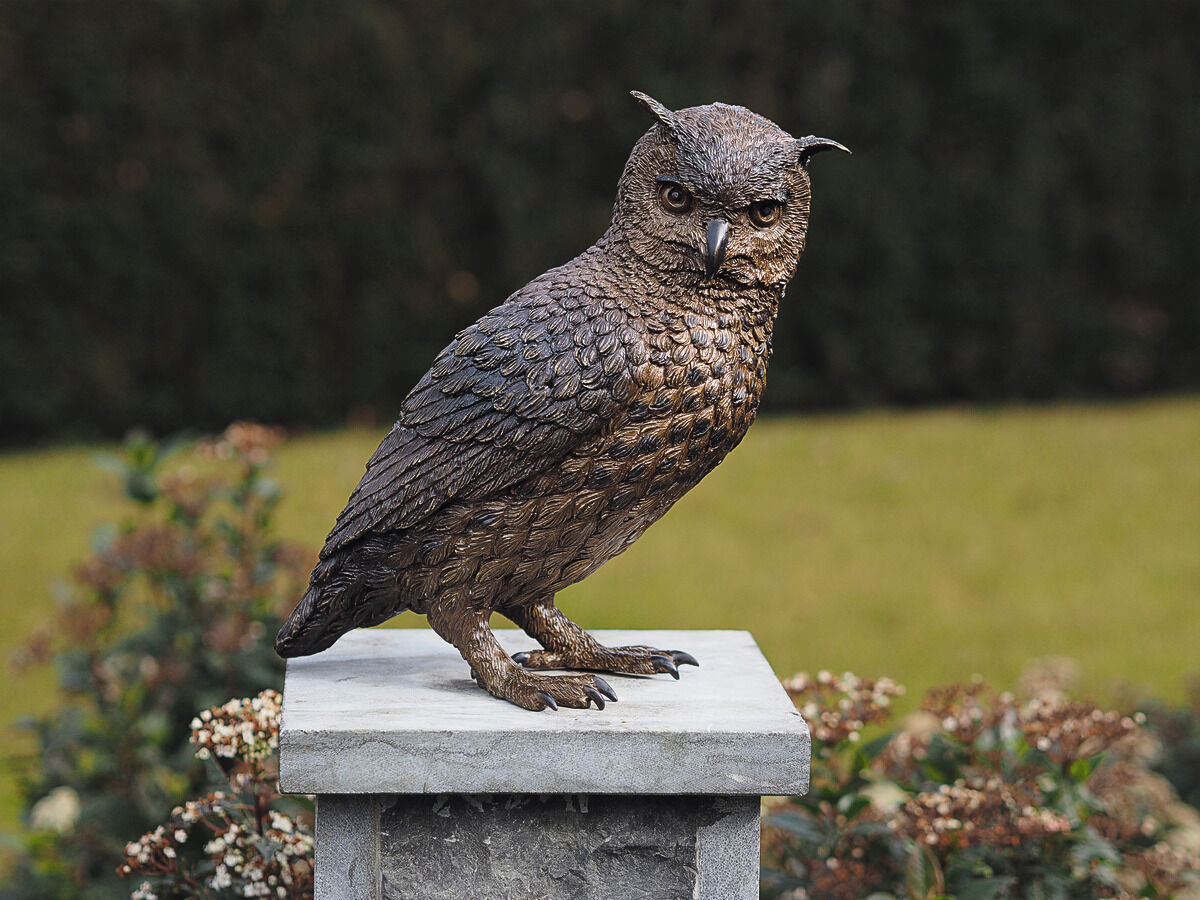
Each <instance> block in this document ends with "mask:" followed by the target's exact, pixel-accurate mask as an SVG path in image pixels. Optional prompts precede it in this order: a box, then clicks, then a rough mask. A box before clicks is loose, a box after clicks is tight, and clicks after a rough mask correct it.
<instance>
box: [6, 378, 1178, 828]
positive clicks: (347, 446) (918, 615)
mask: <svg viewBox="0 0 1200 900" xmlns="http://www.w3.org/2000/svg"><path fill="white" fill-rule="evenodd" d="M379 437H380V434H379V433H378V432H367V431H343V432H337V433H334V434H326V435H318V436H311V437H305V438H302V439H298V440H295V441H293V442H291V443H289V444H288V445H286V446H285V447H284V448H283V449H282V450H281V452H280V459H279V466H278V472H277V474H278V477H279V479H280V481H281V482H282V483H283V484H284V486H285V487H286V488H287V490H288V498H287V499H286V500H285V502H284V504H283V505H282V507H281V525H282V529H283V531H284V532H285V534H286V535H287V536H289V537H292V538H298V539H300V540H302V541H304V542H306V543H308V544H310V545H312V546H314V547H315V546H316V545H318V544H319V543H320V541H321V539H322V538H323V536H324V534H325V532H326V531H327V530H328V527H329V526H330V524H331V523H332V521H333V518H334V516H335V515H336V514H337V512H338V511H339V510H340V509H341V506H342V504H343V503H344V501H345V498H346V496H347V495H348V493H349V492H350V490H351V488H352V487H353V486H354V484H355V483H356V481H357V479H358V477H359V475H360V474H361V471H362V466H363V462H364V461H365V460H366V458H367V456H368V455H369V454H370V452H371V451H372V450H373V449H374V447H375V445H376V443H377V441H378V439H379ZM92 452H93V451H92V450H90V449H61V450H51V451H42V452H34V453H17V454H9V455H5V456H0V572H2V573H3V580H2V581H0V611H2V612H3V615H4V619H5V628H4V633H3V636H2V637H0V650H3V651H4V652H5V654H7V652H8V651H9V650H11V649H12V648H13V647H15V646H16V645H17V644H19V643H20V641H21V639H22V636H23V635H24V634H26V633H27V632H28V631H29V630H30V629H31V628H33V627H34V626H35V625H36V624H37V623H38V622H39V621H40V620H41V619H43V617H44V616H45V615H46V614H47V611H48V610H49V609H50V607H51V606H52V604H53V602H54V601H53V594H52V591H51V589H50V585H51V583H52V582H53V581H54V580H55V579H56V578H59V577H60V576H62V575H63V573H65V572H66V571H67V570H68V569H69V566H70V565H71V563H72V562H73V561H75V560H78V559H79V558H80V557H82V556H83V555H84V553H85V552H86V546H87V540H88V534H89V532H90V530H91V528H92V527H93V526H94V525H95V524H96V523H97V522H99V521H102V520H103V519H104V518H105V517H106V516H108V515H109V514H110V511H111V509H112V507H113V505H114V503H117V502H118V498H117V495H116V491H115V488H114V487H113V486H112V485H111V484H110V481H109V478H108V476H106V475H104V474H103V473H101V472H99V471H97V470H96V469H95V468H94V467H93V466H92V465H91V463H90V455H91V453H92ZM559 599H560V603H561V605H562V606H563V607H564V608H565V609H566V610H567V611H568V613H569V614H570V615H571V616H572V617H573V618H574V619H576V620H577V621H579V622H580V623H582V624H584V625H585V626H590V627H597V628H601V627H608V628H616V627H633V628H637V627H655V628H730V627H737V628H747V629H749V630H751V631H752V632H753V633H754V634H755V636H756V637H757V638H758V641H759V643H760V644H761V645H762V647H763V649H764V650H765V652H766V654H767V657H768V658H769V659H770V661H771V663H772V664H773V665H774V666H775V669H776V671H777V672H778V673H779V674H780V675H786V674H790V673H792V672H793V671H796V670H798V669H818V668H830V669H835V670H839V671H840V670H844V669H852V670H854V671H856V672H859V673H861V674H864V675H879V674H887V675H891V676H893V677H895V678H897V679H899V680H901V681H902V682H904V683H906V684H907V685H909V687H910V691H913V692H915V691H919V690H920V689H923V688H925V687H928V686H930V685H932V684H935V683H939V682H946V681H951V680H956V679H960V678H965V677H967V676H969V675H971V674H972V673H976V672H978V673H980V674H982V675H983V676H984V677H985V678H988V679H991V680H995V681H996V682H998V683H1009V682H1011V680H1012V679H1013V678H1014V677H1015V676H1016V675H1017V674H1018V673H1019V672H1020V670H1021V668H1022V666H1023V664H1024V663H1025V662H1026V661H1027V660H1029V659H1030V658H1033V657H1037V656H1044V655H1051V654H1064V655H1068V656H1071V657H1074V658H1075V659H1076V660H1078V661H1079V663H1080V664H1081V665H1082V669H1083V673H1084V682H1085V683H1084V687H1085V688H1086V689H1089V690H1091V691H1094V692H1096V693H1097V694H1099V695H1101V696H1103V695H1104V694H1107V693H1109V692H1110V691H1111V690H1112V689H1113V688H1114V686H1116V685H1117V684H1119V683H1121V682H1129V683H1132V684H1134V685H1136V686H1139V687H1145V688H1147V689H1149V690H1151V691H1153V692H1155V693H1157V694H1159V695H1162V696H1164V697H1167V698H1169V699H1178V698H1180V697H1181V696H1182V684H1183V681H1182V679H1183V677H1184V676H1185V675H1187V674H1189V673H1195V672H1197V671H1200V398H1185V399H1173V400H1164V401H1157V402H1148V403H1139V404H1134V405H1110V406H1088V407H1057V408H1045V409H1015V408H1014V409H1002V410H997V411H986V412H977V411H969V410H946V411H935V412H921V413H891V412H874V413H864V414H856V415H841V416H829V417H818V418H793V417H789V418H775V419H766V420H764V421H762V422H760V423H759V424H757V425H756V426H755V427H754V428H753V429H752V430H751V432H750V435H749V436H748V437H747V439H746V441H745V443H744V444H743V445H742V447H741V448H740V449H738V450H737V451H736V452H735V453H734V454H733V455H732V456H731V457H730V458H729V460H728V461H726V462H725V463H724V464H723V465H722V466H721V467H720V468H719V469H717V471H716V472H714V473H713V474H712V475H711V476H709V478H708V479H707V480H706V481H705V482H704V483H703V484H702V485H701V486H700V487H699V488H697V489H696V490H695V491H694V492H693V493H692V494H691V495H690V496H688V497H687V498H686V499H685V500H683V501H682V502H681V503H680V504H679V506H678V507H677V508H676V509H675V510H673V511H672V512H671V513H670V514H669V515H668V516H667V517H666V519H665V520H664V521H663V522H662V523H660V524H658V525H656V526H655V527H654V528H652V529H651V530H650V531H649V533H647V535H646V536H645V537H644V538H643V539H642V540H641V541H639V542H638V543H637V544H636V545H635V546H634V547H633V548H632V549H631V550H630V551H629V552H628V553H626V554H625V555H624V556H622V557H619V558H618V559H616V560H614V561H613V562H612V563H611V564H610V565H608V566H606V567H605V568H604V569H603V570H601V571H600V572H599V573H597V574H596V575H595V576H593V577H592V578H591V579H589V580H588V581H587V582H585V583H583V584H581V585H577V586H576V587H574V588H572V589H571V590H569V591H568V592H566V593H564V594H563V595H561V596H560V598H559ZM422 621H423V620H420V619H418V618H417V617H415V616H411V617H408V618H403V617H402V618H401V619H399V620H397V623H405V624H413V625H419V624H421V622H422ZM6 681H7V682H8V689H6V690H5V691H3V692H0V721H2V722H4V723H8V722H12V721H14V720H15V719H16V718H17V717H18V716H20V715H21V714H24V713H29V712H36V711H42V710H45V709H47V708H48V707H49V706H50V704H51V703H52V702H53V695H52V680H51V679H50V678H49V677H47V676H43V677H39V676H31V677H25V678H22V679H19V680H13V679H12V678H10V677H7V676H6ZM4 746H5V747H6V748H10V749H12V748H16V749H21V748H22V746H23V745H22V744H21V743H20V742H19V741H17V740H16V739H15V738H14V737H13V735H12V733H11V732H8V731H6V733H5V745H4ZM13 818H14V801H13V795H12V790H11V784H10V782H9V780H8V779H7V778H6V779H5V780H4V781H3V782H2V783H0V827H5V826H9V825H11V823H12V821H13Z"/></svg>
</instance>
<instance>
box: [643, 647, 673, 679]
mask: <svg viewBox="0 0 1200 900" xmlns="http://www.w3.org/2000/svg"><path fill="white" fill-rule="evenodd" d="M650 662H652V663H653V664H654V669H655V671H657V672H669V673H670V675H671V677H672V678H674V679H675V680H676V681H678V680H679V667H678V666H677V665H675V661H674V660H673V659H671V657H669V656H661V655H659V654H657V653H655V654H654V655H653V656H651V657H650Z"/></svg>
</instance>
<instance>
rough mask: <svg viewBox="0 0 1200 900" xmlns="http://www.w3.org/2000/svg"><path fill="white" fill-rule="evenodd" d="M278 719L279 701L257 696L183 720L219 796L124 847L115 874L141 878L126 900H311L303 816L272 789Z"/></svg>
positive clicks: (187, 806) (189, 806)
mask: <svg viewBox="0 0 1200 900" xmlns="http://www.w3.org/2000/svg"><path fill="white" fill-rule="evenodd" d="M279 712H280V696H279V694H278V693H276V692H275V691H272V690H267V691H263V692H262V693H261V694H259V695H258V696H257V697H254V698H253V699H246V700H230V701H229V702H228V703H226V704H224V705H223V706H219V707H213V708H211V709H208V710H205V711H204V712H202V713H201V714H200V715H199V716H197V717H196V718H195V719H193V720H192V736H191V741H192V743H193V744H194V745H195V746H196V757H197V758H198V759H203V760H209V761H210V763H211V765H212V766H213V767H214V768H215V769H216V770H217V774H218V775H219V776H220V777H221V778H222V779H223V780H227V781H228V788H229V790H228V791H225V790H218V791H213V792H211V793H209V794H208V795H207V796H205V797H203V798H202V799H200V800H189V801H188V802H187V803H184V804H183V805H182V806H177V807H176V808H175V809H174V810H172V811H171V815H170V817H169V818H168V819H167V822H166V823H165V824H163V825H159V826H158V827H157V828H155V829H154V830H153V831H150V832H148V833H146V834H144V835H142V837H141V838H140V839H139V840H137V841H133V842H131V843H129V844H127V845H126V847H125V862H124V863H123V864H122V865H121V866H120V868H119V869H118V872H119V874H121V875H123V876H125V877H129V876H141V877H143V878H145V880H144V881H142V882H141V884H140V886H139V887H138V888H137V889H135V890H134V891H133V894H132V897H133V898H134V900H184V898H190V897H205V898H208V897H212V898H216V897H278V898H283V900H305V898H311V897H312V896H313V867H312V859H313V835H312V830H311V828H310V827H309V816H308V810H307V809H306V808H305V807H302V806H299V805H298V804H297V802H296V800H295V799H294V798H287V797H282V796H280V794H279V793H278V790H277V788H276V783H277V781H276V780H277V777H278V773H279V769H278V756H277V751H278V749H279ZM281 807H282V808H281ZM297 813H299V815H298V814H297Z"/></svg>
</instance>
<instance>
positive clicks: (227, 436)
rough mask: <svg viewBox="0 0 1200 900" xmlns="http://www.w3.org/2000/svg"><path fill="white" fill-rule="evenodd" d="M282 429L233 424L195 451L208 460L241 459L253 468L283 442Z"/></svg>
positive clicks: (249, 423)
mask: <svg viewBox="0 0 1200 900" xmlns="http://www.w3.org/2000/svg"><path fill="white" fill-rule="evenodd" d="M283 437H284V431H283V429H282V428H277V427H268V426H266V425H259V424H258V423H256V422H234V423H233V424H232V425H230V426H229V427H228V428H226V429H225V432H224V434H222V435H221V436H220V437H219V438H217V439H216V440H213V441H205V442H204V443H202V444H200V445H199V446H198V447H197V448H196V449H197V452H198V453H199V454H200V455H201V456H203V457H207V458H209V459H222V460H224V459H233V458H234V457H235V456H236V457H241V458H242V459H244V460H246V462H248V463H250V464H251V465H254V466H260V465H262V464H263V463H265V462H266V461H267V460H268V459H269V458H270V455H271V450H272V449H274V447H275V446H276V445H277V444H278V443H279V442H280V441H282V440H283Z"/></svg>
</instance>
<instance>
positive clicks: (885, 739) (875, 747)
mask: <svg viewBox="0 0 1200 900" xmlns="http://www.w3.org/2000/svg"><path fill="white" fill-rule="evenodd" d="M895 736H896V733H895V732H894V731H889V732H888V733H887V734H881V735H880V736H879V737H877V738H875V739H873V740H870V741H867V742H866V743H865V744H863V745H862V746H861V747H860V748H859V749H858V753H859V755H860V756H861V757H862V758H863V763H864V768H865V766H866V764H867V763H872V762H874V761H875V758H876V757H878V756H879V754H880V753H882V752H883V751H884V750H886V749H887V745H888V744H890V743H891V742H892V738H894V737H895Z"/></svg>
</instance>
